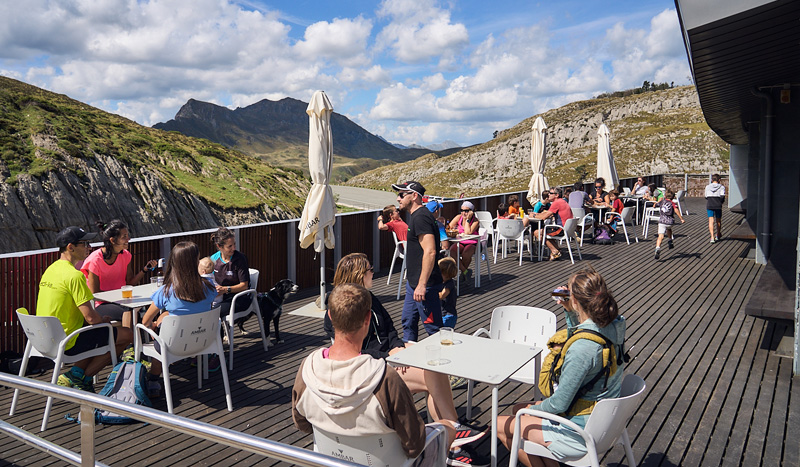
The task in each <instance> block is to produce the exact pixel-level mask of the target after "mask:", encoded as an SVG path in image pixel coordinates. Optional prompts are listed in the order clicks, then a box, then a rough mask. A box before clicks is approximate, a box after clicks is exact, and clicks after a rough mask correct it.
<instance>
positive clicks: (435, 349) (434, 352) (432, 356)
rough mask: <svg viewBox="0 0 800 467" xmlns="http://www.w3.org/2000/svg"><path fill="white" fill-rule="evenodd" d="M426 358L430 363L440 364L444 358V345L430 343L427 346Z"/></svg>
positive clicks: (432, 364)
mask: <svg viewBox="0 0 800 467" xmlns="http://www.w3.org/2000/svg"><path fill="white" fill-rule="evenodd" d="M425 359H426V361H427V362H428V365H431V366H436V365H439V364H440V361H441V359H442V347H441V346H439V345H429V346H427V347H425Z"/></svg>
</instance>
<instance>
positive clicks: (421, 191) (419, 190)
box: [392, 181, 425, 196]
mask: <svg viewBox="0 0 800 467" xmlns="http://www.w3.org/2000/svg"><path fill="white" fill-rule="evenodd" d="M392 189H393V190H396V191H413V192H414V193H416V194H418V195H420V196H424V195H425V187H424V186H422V184H421V183H420V182H415V181H408V182H405V183H395V184H393V185H392Z"/></svg>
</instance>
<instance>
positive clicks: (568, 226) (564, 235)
mask: <svg viewBox="0 0 800 467" xmlns="http://www.w3.org/2000/svg"><path fill="white" fill-rule="evenodd" d="M577 227H578V219H576V218H574V217H573V218H572V219H567V221H566V222H564V226H563V230H562V232H561V235H551V234H548V233H547V231H548V230H551V231H552V230H556V229H559V228H562V227H561V226H560V225H556V224H549V225H545V226H544V234H545V235H546V238H549V239H552V240H558V241H559V242H561V241H564V242H566V243H567V250H568V251H569V259H570V261H572V264H575V258H574V257H573V256H572V246H571V245H570V243H569V242H570V240H575V248H576V249H577V250H578V259H581V260H582V259H583V256H581V247H580V246H579V245H578V239H577V238H575V230H576V229H577ZM544 244H545V242H542V244H541V247H540V250H539V258H541V257H542V254H543V253H544Z"/></svg>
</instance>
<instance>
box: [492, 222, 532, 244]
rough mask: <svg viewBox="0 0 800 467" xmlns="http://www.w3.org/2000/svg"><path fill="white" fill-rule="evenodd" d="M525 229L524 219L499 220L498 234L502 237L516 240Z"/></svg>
mask: <svg viewBox="0 0 800 467" xmlns="http://www.w3.org/2000/svg"><path fill="white" fill-rule="evenodd" d="M524 229H525V227H523V225H522V219H497V233H498V235H500V237H503V238H508V239H511V240H516V239H517V238H519V235H520V234H521V233H522V231H523V230H524Z"/></svg>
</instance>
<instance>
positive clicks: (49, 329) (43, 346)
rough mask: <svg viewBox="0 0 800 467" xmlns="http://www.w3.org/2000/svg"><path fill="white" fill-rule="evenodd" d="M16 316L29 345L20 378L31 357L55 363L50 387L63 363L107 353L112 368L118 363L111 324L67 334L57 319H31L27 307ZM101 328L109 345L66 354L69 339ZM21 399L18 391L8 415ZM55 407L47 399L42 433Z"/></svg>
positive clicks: (20, 309)
mask: <svg viewBox="0 0 800 467" xmlns="http://www.w3.org/2000/svg"><path fill="white" fill-rule="evenodd" d="M17 317H18V318H19V323H20V325H22V329H23V331H25V336H26V337H27V338H28V343H27V344H25V353H24V354H23V356H22V364H21V365H20V368H19V376H25V371H27V369H28V360H30V358H31V356H33V357H44V358H48V359H50V360H52V361H53V362H54V363H55V366H54V367H53V377H52V378H51V379H50V384H56V381H57V380H58V376H59V373H60V372H61V367H62V365H64V364H70V363H75V362H79V361H81V360H85V359H87V358H92V357H97V356H100V355H103V354H105V353H110V354H111V365H112V367H113V366H116V364H117V352H116V349H115V348H114V330H113V328H112V327H111V325H110V324H108V323H103V324H94V325H91V326H84V327H82V328H80V329H78V330H77V331H74V332H71V333H70V334H69V335H67V334H66V333H65V332H64V328H63V327H62V326H61V321H59V320H58V318H56V317H55V316H31V315H29V314H28V310H26V309H25V308H18V309H17ZM100 328H107V329H108V344H107V345H103V346H101V347H98V348H96V349H92V350H87V351H86V352H83V353H79V354H77V355H66V354H64V350H65V347H66V345H67V342H69V341H70V339H72V338H73V337H75V336H77V335H78V334H80V333H82V332H86V331H91V330H94V329H100ZM18 398H19V389H15V390H14V397H13V398H12V400H11V410H10V411H9V412H8V415H9V416H13V415H14V411H15V410H16V408H17V399H18ZM52 405H53V398H52V397H48V398H47V403H46V404H45V406H44V418H43V419H42V427H41V431H45V430H46V429H47V419H48V418H49V417H50V408H51V407H52Z"/></svg>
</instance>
